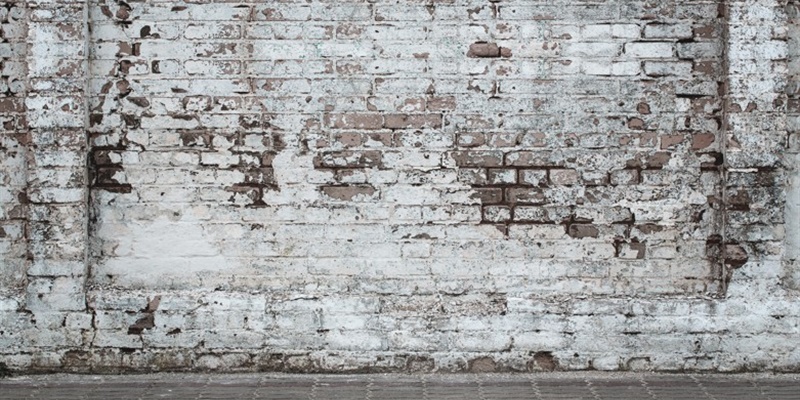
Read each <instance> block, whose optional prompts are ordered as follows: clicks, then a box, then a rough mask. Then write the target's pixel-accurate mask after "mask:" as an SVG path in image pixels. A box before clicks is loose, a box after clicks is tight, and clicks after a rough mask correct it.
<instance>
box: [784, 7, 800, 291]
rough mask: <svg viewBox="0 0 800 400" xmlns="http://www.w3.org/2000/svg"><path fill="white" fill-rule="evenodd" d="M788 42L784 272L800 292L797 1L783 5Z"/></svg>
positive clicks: (799, 43)
mask: <svg viewBox="0 0 800 400" xmlns="http://www.w3.org/2000/svg"><path fill="white" fill-rule="evenodd" d="M786 14H787V17H788V23H787V32H788V37H787V43H788V56H789V57H788V65H789V70H788V74H789V75H788V80H789V81H788V84H787V86H786V94H787V110H786V117H787V124H786V129H787V131H788V151H787V154H786V156H785V158H786V161H787V164H788V165H787V166H788V169H789V181H788V183H789V186H788V188H787V198H786V214H785V217H786V248H785V251H786V253H785V257H784V260H785V263H784V270H785V274H786V276H787V278H788V279H787V283H788V284H789V286H790V287H792V288H794V289H800V262H798V261H800V58H798V56H800V1H798V0H789V1H788V2H787V4H786Z"/></svg>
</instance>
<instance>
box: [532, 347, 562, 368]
mask: <svg viewBox="0 0 800 400" xmlns="http://www.w3.org/2000/svg"><path fill="white" fill-rule="evenodd" d="M528 369H529V370H531V371H536V370H538V371H547V372H552V371H555V370H556V369H558V360H556V358H555V357H554V356H553V353H552V352H550V351H539V352H536V353H535V354H534V355H533V363H532V364H531V365H530V366H529V368H528Z"/></svg>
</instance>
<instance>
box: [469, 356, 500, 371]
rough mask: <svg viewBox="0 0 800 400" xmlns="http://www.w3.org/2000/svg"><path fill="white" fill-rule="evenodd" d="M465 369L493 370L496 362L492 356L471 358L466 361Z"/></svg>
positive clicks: (495, 367)
mask: <svg viewBox="0 0 800 400" xmlns="http://www.w3.org/2000/svg"><path fill="white" fill-rule="evenodd" d="M467 370H468V371H469V372H495V370H497V363H496V362H495V361H494V359H493V358H492V357H478V358H473V359H472V360H469V362H467Z"/></svg>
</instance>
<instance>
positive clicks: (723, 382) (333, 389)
mask: <svg viewBox="0 0 800 400" xmlns="http://www.w3.org/2000/svg"><path fill="white" fill-rule="evenodd" d="M31 398H34V399H65V400H66V399H109V400H120V399H154V398H167V399H310V400H316V399H365V400H369V399H387V400H390V399H391V400H394V399H397V400H399V399H414V400H421V399H431V400H433V399H480V400H484V399H486V400H489V399H498V400H499V399H716V400H722V399H775V400H777V399H800V375H768V374H741V375H702V374H697V375H677V374H674V375H667V374H648V373H600V372H592V373H547V374H515V375H512V374H472V375H399V374H381V375H280V374H241V375H204V374H154V375H125V376H96V375H95V376H90V375H61V374H58V375H37V376H19V377H12V378H6V379H0V399H31Z"/></svg>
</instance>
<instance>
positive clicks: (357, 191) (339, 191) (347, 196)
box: [322, 185, 376, 201]
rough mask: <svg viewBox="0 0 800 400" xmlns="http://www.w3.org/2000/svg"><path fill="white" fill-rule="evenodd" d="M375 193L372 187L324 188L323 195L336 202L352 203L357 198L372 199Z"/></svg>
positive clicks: (338, 186)
mask: <svg viewBox="0 0 800 400" xmlns="http://www.w3.org/2000/svg"><path fill="white" fill-rule="evenodd" d="M375 192H376V190H375V188H374V187H373V186H371V185H337V186H322V193H325V195H326V196H328V197H330V198H333V199H336V200H345V201H351V200H353V198H355V197H357V196H366V197H371V196H372V195H374V194H375Z"/></svg>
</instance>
